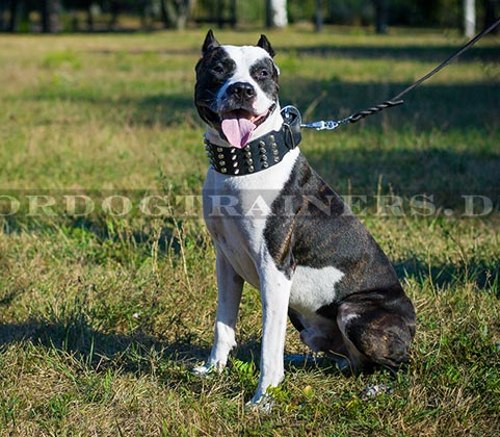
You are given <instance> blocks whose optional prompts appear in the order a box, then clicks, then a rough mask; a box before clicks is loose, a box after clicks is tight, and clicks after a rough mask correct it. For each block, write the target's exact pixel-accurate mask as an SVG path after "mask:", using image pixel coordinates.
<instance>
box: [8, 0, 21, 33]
mask: <svg viewBox="0 0 500 437" xmlns="http://www.w3.org/2000/svg"><path fill="white" fill-rule="evenodd" d="M19 3H20V1H18V0H10V16H9V24H8V27H7V30H8V31H9V32H16V31H17V24H18V15H19V6H20V5H19Z"/></svg>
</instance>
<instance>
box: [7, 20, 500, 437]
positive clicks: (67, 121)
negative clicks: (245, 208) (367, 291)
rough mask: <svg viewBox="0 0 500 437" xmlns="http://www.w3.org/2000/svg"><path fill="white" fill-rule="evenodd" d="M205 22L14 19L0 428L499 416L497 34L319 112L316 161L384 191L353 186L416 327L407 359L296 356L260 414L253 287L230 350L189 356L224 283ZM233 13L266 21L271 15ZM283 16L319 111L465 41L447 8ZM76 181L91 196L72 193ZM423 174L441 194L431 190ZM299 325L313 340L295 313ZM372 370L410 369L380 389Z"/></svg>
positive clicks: (207, 427)
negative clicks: (404, 24)
mask: <svg viewBox="0 0 500 437" xmlns="http://www.w3.org/2000/svg"><path fill="white" fill-rule="evenodd" d="M205 32H206V29H205V30H197V31H189V32H185V33H169V32H165V33H151V34H128V35H75V36H69V35H61V36H46V37H40V36H0V42H1V43H0V89H1V90H2V91H1V95H2V98H1V100H0V126H1V129H0V141H1V148H0V309H1V312H0V379H1V381H2V385H1V388H0V434H1V435H6V436H7V435H19V436H35V435H36V436H38V435H40V436H45V435H47V436H48V435H58V436H60V435H82V436H89V435H96V436H107V435H143V436H148V435H165V436H167V435H210V436H211V435H259V436H260V435H311V436H318V435H335V436H344V435H345V436H365V435H388V436H403V435H404V436H406V435H408V436H427V435H429V436H430V435H433V436H444V435H446V436H448V435H449V436H452V435H467V436H493V435H496V434H497V433H498V429H499V428H500V419H499V417H500V407H499V406H500V304H499V297H500V294H499V276H500V275H499V270H500V269H499V261H498V260H499V257H500V242H499V233H498V229H499V222H500V220H499V219H500V213H499V212H498V200H499V196H498V195H499V191H498V190H499V186H500V153H499V148H498V144H499V143H500V129H499V126H498V119H499V117H500V108H499V103H498V96H499V95H500V82H499V79H500V70H499V67H498V65H499V64H498V61H499V59H500V51H499V39H498V37H496V38H494V37H492V38H487V39H485V40H484V41H482V42H480V43H479V46H478V47H477V48H474V49H472V50H471V51H470V52H469V53H468V54H467V55H465V56H463V57H462V58H461V60H460V61H459V62H458V63H453V64H452V65H450V66H449V67H447V68H446V69H445V70H444V71H442V72H441V73H440V74H439V75H438V76H436V77H435V78H433V79H432V80H431V81H429V82H428V83H427V84H426V85H425V86H423V87H421V88H419V89H417V90H415V91H414V92H412V93H411V94H409V95H408V96H407V97H406V98H405V100H406V104H405V105H404V106H403V107H399V108H396V109H391V110H387V111H386V112H385V113H383V114H380V115H376V116H373V117H371V118H370V119H368V120H366V121H364V122H362V123H359V124H357V125H351V126H347V127H343V128H341V129H339V130H338V131H337V132H334V133H316V132H307V133H305V135H304V141H303V145H302V150H303V152H304V153H305V155H306V156H307V158H308V159H309V160H310V162H311V163H312V165H313V166H314V167H315V168H316V169H317V170H318V172H319V173H320V174H321V175H322V176H323V177H324V178H325V179H326V180H327V181H328V182H329V183H330V184H331V185H332V186H333V187H334V188H335V189H336V190H337V191H338V192H340V193H341V194H343V195H344V196H349V195H351V196H352V195H354V196H366V198H364V197H353V198H354V199H355V202H354V205H353V206H354V209H355V210H357V211H358V213H359V215H360V217H361V218H362V220H363V221H364V223H365V224H366V226H367V227H368V228H369V229H370V231H371V232H372V233H373V235H374V236H375V238H376V239H377V241H378V242H379V243H380V245H381V246H382V247H383V249H384V250H385V251H386V253H387V254H388V255H389V257H390V259H391V260H392V262H393V263H394V266H395V268H396V270H397V272H398V275H399V277H400V279H401V281H402V283H403V285H404V287H405V289H406V291H407V293H408V294H409V296H410V297H411V298H412V299H413V301H414V302H415V306H416V309H417V314H418V321H417V323H418V324H417V335H416V338H415V343H414V347H413V351H412V356H411V361H410V363H409V365H408V367H406V368H405V369H402V370H401V372H400V373H399V374H398V375H397V376H396V378H395V379H394V378H392V377H391V376H390V375H389V374H388V373H386V372H383V371H378V372H375V373H374V374H371V375H360V376H358V377H346V376H344V375H342V374H340V373H339V372H337V371H336V370H335V368H334V367H333V366H332V365H330V364H329V363H328V362H321V363H320V364H318V365H311V366H308V367H293V366H290V368H289V369H288V372H287V376H286V379H285V381H284V383H283V385H282V386H281V387H280V388H278V389H276V390H275V393H274V394H275V397H276V399H277V407H276V408H275V409H274V410H273V411H272V412H271V413H269V414H259V413H257V412H247V411H245V410H244V404H245V402H246V401H247V400H248V399H249V398H250V396H251V394H252V392H253V390H254V389H255V387H256V383H257V373H256V371H255V368H256V366H257V367H258V356H259V341H260V303H259V297H258V292H256V291H255V290H253V289H252V288H250V287H247V288H246V289H245V293H244V297H243V303H242V308H241V315H240V321H239V326H238V341H239V344H240V346H239V348H238V349H237V350H236V351H235V355H234V358H233V359H232V361H231V365H230V366H229V368H228V369H227V370H226V371H225V372H224V373H223V374H221V375H220V376H219V375H217V376H213V377H211V378H208V379H198V378H197V377H194V376H193V375H192V374H191V373H190V368H191V367H192V366H194V365H195V364H199V363H200V362H201V361H202V360H203V359H204V358H205V357H206V355H207V353H208V351H209V347H210V345H211V341H212V335H213V334H212V329H213V322H214V313H215V305H216V304H215V299H216V284H215V278H214V253H213V249H212V246H211V244H210V241H209V238H208V235H207V232H206V230H205V228H204V226H203V223H202V221H201V220H200V217H199V194H200V189H201V185H202V181H203V177H204V173H205V171H206V167H207V162H206V158H205V155H204V150H203V145H202V132H203V128H202V125H201V123H200V121H199V120H198V118H197V115H196V112H195V110H194V108H193V105H192V88H193V82H194V64H195V63H196V61H197V59H198V56H199V46H200V44H201V42H202V40H203V37H204V34H205ZM218 36H219V39H220V40H221V41H222V42H225V43H233V44H240V43H246V44H251V43H255V42H256V41H257V39H258V37H259V32H258V31H245V32H243V31H241V32H228V31H225V32H219V33H218ZM269 38H270V40H271V42H272V43H274V45H275V48H276V51H277V53H278V55H277V57H276V60H277V62H278V63H279V65H280V66H281V72H282V80H281V95H282V102H283V103H286V104H288V103H293V104H295V105H297V106H298V107H299V108H301V110H302V112H303V113H304V116H305V118H307V119H308V120H313V119H316V118H335V117H337V116H342V115H347V114H349V113H350V112H352V111H355V110H359V109H364V108H365V107H367V106H370V105H371V104H374V103H379V102H380V101H382V100H384V99H386V98H387V97H390V96H391V95H393V94H395V93H397V92H398V91H399V90H400V89H402V88H403V87H404V86H406V85H407V84H409V83H411V82H412V81H413V80H415V79H416V78H418V77H419V76H420V75H422V74H424V73H425V72H427V71H428V70H430V69H431V68H432V67H434V65H435V64H437V63H438V62H440V61H441V60H442V59H443V58H445V57H446V56H448V55H449V54H450V53H451V52H452V51H453V50H454V49H455V48H456V47H458V46H459V45H461V44H462V43H463V42H464V41H463V40H462V39H461V38H460V37H459V36H458V35H457V34H455V33H453V32H443V31H437V30H436V31H425V30H418V31H416V30H411V31H410V30H406V31H403V30H400V31H398V30H392V33H391V35H388V36H373V35H372V34H371V33H370V32H369V31H364V30H359V29H351V28H331V29H327V30H326V31H325V32H324V33H323V34H321V35H319V36H318V35H315V34H314V33H312V32H310V31H309V30H307V29H300V28H298V29H294V30H288V31H285V32H271V33H270V34H269ZM76 194H79V195H86V196H88V198H89V199H90V200H91V205H90V206H93V207H95V209H94V211H92V212H88V213H87V214H86V213H85V212H86V211H85V210H83V212H82V210H77V211H72V210H71V208H69V207H68V205H69V206H71V199H75V197H71V196H75V195H76ZM42 195H45V196H48V197H40V196H42ZM118 195H119V196H122V197H115V198H114V199H113V201H110V200H109V197H110V196H118ZM150 195H155V196H159V195H161V196H167V197H168V202H169V205H168V210H167V211H166V214H163V216H159V217H154V215H155V214H154V213H156V212H158V211H159V210H158V209H157V208H156V209H154V208H153V209H154V211H149V210H148V211H149V212H150V213H149V214H146V213H145V212H144V208H142V209H141V205H142V206H144V204H140V201H141V199H144V198H145V197H147V196H150ZM423 195H425V196H434V197H433V198H429V199H430V201H431V204H430V205H427V206H425V205H424V206H422V204H420V205H419V204H417V203H415V202H416V201H421V200H422V199H423V197H422V196H423ZM471 195H476V196H477V195H481V196H484V197H483V198H481V199H479V198H476V201H475V203H474V208H472V209H471V203H470V202H471V199H472V198H471V197H462V196H471ZM29 196H31V197H29ZM63 196H70V197H66V198H65V197H63ZM377 196H378V197H377ZM391 196H393V197H391ZM394 196H398V197H394ZM414 196H420V197H414ZM124 198H127V199H129V200H130V203H127V201H124ZM377 198H378V203H377ZM51 199H54V202H55V205H50V206H47V207H46V208H45V210H43V209H42V208H40V205H41V204H50V202H51ZM68 199H69V200H68ZM82 199H83V200H85V199H84V198H82V197H79V198H78V199H76V200H75V201H76V203H77V204H78V205H80V206H82V205H81V202H82V201H83V200H82ZM103 199H108V201H104V205H103V203H102V201H103ZM155 199H157V198H155ZM398 199H401V201H402V205H401V207H393V208H388V207H387V206H386V205H387V204H397V201H398ZM485 199H486V201H487V200H488V199H490V200H491V201H492V203H493V206H492V208H493V211H491V212H488V210H489V209H491V208H488V204H487V203H486V204H485V203H484V201H485ZM16 202H19V204H18V203H16ZM79 202H80V203H79ZM92 202H93V203H92ZM106 202H108V203H106ZM468 202H469V203H468ZM110 205H111V206H110ZM162 205H163V207H164V208H166V207H165V205H164V204H162ZM84 206H85V205H84ZM124 208H125V209H124ZM127 208H130V209H131V211H130V212H129V213H126V212H127ZM16 211H17V212H16ZM51 212H52V214H51ZM146 212H147V211H146ZM151 212H153V213H151ZM121 213H123V214H121ZM481 213H484V215H481ZM286 349H287V353H302V352H305V351H306V349H305V347H304V346H302V345H301V343H300V341H299V339H298V335H297V334H296V333H295V332H294V330H293V328H292V327H291V326H290V327H289V330H288V337H287V344H286ZM372 384H387V385H389V386H390V387H391V389H392V392H391V393H385V394H381V395H379V396H377V397H375V398H372V399H364V398H363V396H362V394H363V390H365V388H366V387H367V386H369V385H372Z"/></svg>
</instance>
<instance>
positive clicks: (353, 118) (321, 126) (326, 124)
mask: <svg viewBox="0 0 500 437" xmlns="http://www.w3.org/2000/svg"><path fill="white" fill-rule="evenodd" d="M499 24H500V18H498V19H497V20H496V21H495V22H494V23H493V24H492V25H491V26H489V27H487V28H485V29H483V30H482V31H481V32H479V33H478V34H477V35H476V36H475V37H474V38H472V39H471V40H470V41H469V42H468V43H467V44H465V45H464V46H463V47H461V48H460V49H459V50H457V51H456V52H455V53H453V54H452V55H451V56H449V57H448V58H447V59H445V60H444V61H443V62H441V64H439V65H438V66H437V67H436V68H434V69H433V70H431V71H429V72H428V73H427V74H426V75H424V76H422V77H421V78H420V79H418V80H417V81H415V82H414V83H412V84H411V85H410V86H408V87H406V88H405V89H404V90H403V91H401V92H400V93H399V94H396V95H395V96H394V97H392V98H391V99H388V100H385V101H384V102H382V103H380V104H378V105H375V106H372V107H370V108H368V109H365V110H363V111H359V112H355V113H354V114H351V115H349V117H346V118H343V119H341V120H326V121H325V120H321V121H314V122H311V123H302V124H301V127H303V128H311V129H316V130H325V129H326V130H334V129H336V128H338V127H339V126H341V125H342V124H346V123H357V122H358V121H359V120H362V119H363V118H366V117H368V116H370V115H373V114H377V113H378V112H380V111H383V110H384V109H387V108H393V107H394V106H399V105H401V104H403V103H404V100H401V97H403V96H404V95H405V94H406V93H409V92H410V91H411V90H413V89H415V88H416V87H418V86H419V85H421V84H422V82H424V81H426V80H427V79H429V78H430V77H432V76H434V75H435V74H436V73H438V72H439V71H440V70H442V69H443V68H444V67H446V66H447V65H448V64H449V63H450V62H452V61H453V60H454V59H456V58H458V57H459V56H460V55H461V54H462V53H464V52H465V51H467V50H468V49H470V48H471V47H472V46H473V45H474V44H476V42H478V41H479V40H480V39H481V38H482V37H483V36H485V35H487V34H488V33H490V32H491V31H492V30H493V29H495V28H496V27H497V26H498V25H499ZM285 109H286V108H285Z"/></svg>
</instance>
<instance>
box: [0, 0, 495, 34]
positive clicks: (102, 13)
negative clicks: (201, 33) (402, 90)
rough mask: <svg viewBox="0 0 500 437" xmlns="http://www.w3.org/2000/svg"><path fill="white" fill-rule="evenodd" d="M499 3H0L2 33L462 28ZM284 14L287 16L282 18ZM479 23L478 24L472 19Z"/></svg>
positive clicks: (488, 16) (485, 18) (484, 18)
mask: <svg viewBox="0 0 500 437" xmlns="http://www.w3.org/2000/svg"><path fill="white" fill-rule="evenodd" d="M499 3H500V0H477V1H474V0H420V1H417V0H288V1H286V0H255V1H248V0H247V1H245V0H0V30H2V31H9V32H19V31H22V32H49V33H52V32H59V31H104V30H124V29H127V28H128V29H131V28H135V29H138V28H143V29H154V28H161V27H163V28H178V29H179V28H184V27H186V26H187V25H188V24H190V23H203V22H210V23H215V24H216V25H218V26H219V27H223V26H233V27H234V26H236V25H237V24H253V25H255V24H260V25H263V24H266V25H267V26H268V27H272V26H273V25H276V26H278V27H281V26H284V25H286V24H287V23H294V22H298V21H304V20H307V21H313V22H315V24H316V28H317V30H321V27H322V25H323V23H328V24H348V25H360V26H366V25H373V24H374V25H375V28H376V30H377V32H378V33H383V32H384V31H385V30H386V28H387V26H391V25H398V26H426V27H429V26H436V27H438V26H439V27H459V26H461V25H462V23H463V22H464V14H465V12H464V11H466V10H467V9H466V5H467V4H468V5H469V7H471V4H472V7H473V8H474V11H475V12H476V16H477V17H478V26H479V27H482V26H484V25H487V24H488V23H492V22H493V21H495V18H496V13H497V10H498V7H499ZM283 14H284V15H283ZM474 21H475V20H474Z"/></svg>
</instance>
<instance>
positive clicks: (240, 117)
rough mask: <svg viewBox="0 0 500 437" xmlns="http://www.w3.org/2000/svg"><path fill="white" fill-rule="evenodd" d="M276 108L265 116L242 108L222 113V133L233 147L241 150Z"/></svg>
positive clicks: (268, 111)
mask: <svg viewBox="0 0 500 437" xmlns="http://www.w3.org/2000/svg"><path fill="white" fill-rule="evenodd" d="M275 107H276V105H275V104H273V105H272V106H271V107H270V108H269V109H268V110H267V111H266V112H264V113H263V114H254V113H253V112H251V111H248V110H246V109H242V108H239V109H235V110H231V111H225V112H222V113H221V114H220V119H221V124H220V125H221V130H222V133H223V134H224V135H225V136H226V139H227V141H228V142H229V143H230V144H231V145H232V146H234V147H237V148H239V149H241V148H243V147H245V145H246V144H247V143H248V140H249V139H250V136H251V135H252V132H253V131H254V130H255V129H257V128H258V127H259V126H260V125H261V124H262V123H264V122H265V121H266V120H267V118H268V117H269V115H271V113H272V112H273V111H274V109H275Z"/></svg>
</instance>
